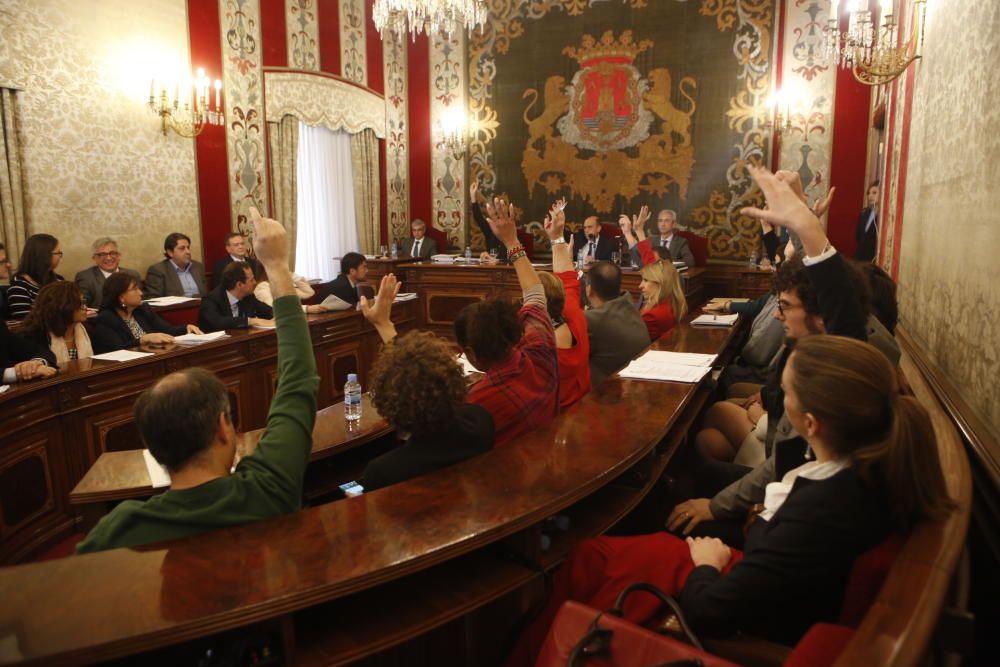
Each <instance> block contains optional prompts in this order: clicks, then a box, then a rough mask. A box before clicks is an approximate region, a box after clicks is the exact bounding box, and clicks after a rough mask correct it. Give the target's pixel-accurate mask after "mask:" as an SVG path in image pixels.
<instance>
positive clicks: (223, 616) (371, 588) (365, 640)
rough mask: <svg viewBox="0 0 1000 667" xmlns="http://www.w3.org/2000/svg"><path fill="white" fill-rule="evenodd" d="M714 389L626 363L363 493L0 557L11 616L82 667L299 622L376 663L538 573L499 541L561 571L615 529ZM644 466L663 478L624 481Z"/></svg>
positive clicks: (679, 331)
mask: <svg viewBox="0 0 1000 667" xmlns="http://www.w3.org/2000/svg"><path fill="white" fill-rule="evenodd" d="M732 337H733V330H731V329H694V328H691V327H689V326H687V325H681V326H679V327H677V328H676V329H675V330H674V331H673V332H672V333H670V334H668V335H667V336H665V337H664V338H663V339H661V340H660V341H658V343H657V344H656V346H655V347H657V348H659V349H674V350H678V351H688V352H703V353H719V352H724V351H725V350H726V349H727V346H728V344H729V343H730V341H731V340H732ZM700 392H704V389H702V388H701V387H700V385H690V384H677V383H661V382H645V381H638V380H624V379H621V378H619V377H617V376H613V377H612V378H610V379H609V380H608V381H606V382H604V383H603V384H602V385H601V386H600V387H598V388H596V389H595V390H594V391H593V392H591V393H590V394H589V395H587V396H586V397H584V398H583V399H582V400H581V401H580V403H578V404H577V405H575V406H573V407H572V408H570V409H569V410H568V411H567V412H566V413H565V414H563V415H562V416H560V417H559V418H557V419H556V420H554V421H553V422H551V423H550V424H548V425H547V426H545V427H543V428H540V429H537V430H536V431H534V432H532V433H530V434H527V435H526V436H524V437H522V438H519V439H518V440H517V441H515V442H514V443H511V444H509V445H507V446H505V447H502V448H500V449H496V450H493V451H491V452H488V453H486V454H484V455H482V456H479V457H476V458H475V459H471V460H468V461H465V462H462V463H459V464H457V465H455V466H452V467H449V468H448V469H446V470H442V471H439V472H437V473H432V474H430V475H426V476H423V477H418V478H415V479H412V480H409V481H407V482H404V483H402V484H398V485H395V486H392V487H387V488H384V489H380V490H378V491H375V492H373V493H369V494H365V495H363V496H361V497H358V498H352V499H348V500H344V501H341V502H334V503H329V504H326V505H321V506H318V507H313V508H309V509H306V510H303V511H301V512H298V513H295V514H291V515H286V516H282V517H277V518H275V519H272V520H268V521H262V522H258V523H254V524H251V525H246V526H240V527H236V528H230V529H224V530H219V531H214V532H210V533H206V534H203V535H200V536H198V537H196V538H191V539H186V540H177V541H173V542H166V543H162V544H158V545H147V546H144V547H140V548H135V549H115V550H112V551H108V552H104V553H98V554H89V555H85V556H77V557H74V558H70V559H62V560H58V561H51V562H44V563H34V564H30V565H25V566H21V567H17V568H0V598H2V599H3V600H4V604H3V605H2V606H0V628H4V629H6V631H7V632H9V633H10V635H11V637H12V638H11V640H10V641H11V642H13V643H14V645H16V646H17V647H18V650H19V654H18V655H17V656H16V657H15V659H16V660H17V661H20V662H36V661H37V662H41V661H45V662H51V663H58V664H81V663H86V662H96V661H102V660H110V659H114V658H116V657H121V656H126V655H133V654H136V653H140V652H142V651H148V650H151V649H154V648H157V647H160V646H166V645H170V644H176V643H178V642H183V641H187V640H190V639H193V638H197V637H203V636H207V635H211V634H215V633H218V632H222V631H224V630H227V629H230V628H238V627H244V626H246V625H249V624H253V623H256V622H260V621H264V620H268V619H286V621H285V625H284V626H283V627H284V628H285V639H286V655H287V654H289V653H291V652H292V651H294V652H295V660H294V661H295V662H296V664H331V663H338V664H339V663H342V662H345V661H349V660H355V659H359V658H361V657H364V656H366V655H370V654H372V653H374V652H378V651H380V650H383V649H385V648H387V647H390V646H393V645H395V644H397V643H399V642H401V641H404V640H406V639H408V638H411V637H414V636H418V635H420V634H423V633H426V632H428V631H429V630H431V629H433V628H435V627H439V626H440V625H441V624H443V623H445V622H447V621H448V620H450V619H453V618H456V617H458V616H461V615H462V614H466V613H469V612H470V611H471V610H474V609H476V608H479V607H481V606H482V605H485V604H487V603H488V602H490V601H492V600H495V599H497V598H498V597H500V596H501V595H503V594H505V593H507V592H509V591H512V590H514V589H515V588H517V587H518V586H520V585H523V584H524V583H526V582H529V581H531V580H532V579H534V578H535V577H537V576H538V575H537V572H535V571H534V570H531V569H528V568H525V567H523V566H520V565H517V564H516V563H515V562H513V561H511V560H508V559H506V558H503V557H501V556H499V555H498V553H499V552H497V551H495V550H493V549H492V548H490V547H491V545H497V544H498V543H500V542H501V541H503V542H504V544H505V545H507V548H514V546H513V545H516V544H521V545H522V546H524V547H525V548H526V549H527V551H526V552H524V556H525V557H527V558H529V559H533V558H535V557H537V558H538V560H539V562H540V563H541V564H542V566H543V567H546V568H550V567H552V566H554V565H555V564H556V563H557V562H559V560H560V559H561V558H562V557H564V556H565V554H566V553H568V551H569V549H570V548H572V546H573V544H575V543H576V542H577V541H579V540H580V539H581V538H583V537H586V536H589V535H593V534H597V533H599V532H602V531H603V530H606V529H607V527H608V526H609V525H611V524H613V523H614V522H615V521H617V520H618V519H619V518H620V517H621V516H622V515H623V514H624V513H625V512H627V511H628V510H629V509H630V508H631V507H634V506H635V504H636V503H637V502H638V501H639V500H640V499H641V498H642V497H643V496H644V495H645V493H646V492H647V491H648V490H649V488H650V487H651V485H652V483H653V482H655V479H656V478H657V477H658V474H659V472H658V471H660V470H662V467H663V466H664V465H665V460H664V459H665V457H669V453H665V454H657V446H658V445H660V444H661V443H663V442H665V441H666V442H673V441H674V440H676V436H677V432H676V430H675V429H678V428H679V429H682V430H686V427H687V424H688V423H689V422H688V421H687V419H685V414H686V413H687V411H688V409H689V408H692V407H694V401H695V399H696V397H697V396H698V395H699V393H700ZM654 406H655V407H654ZM671 434H673V435H671ZM668 435H671V437H666V440H665V436H668ZM630 470H633V471H635V470H639V471H641V472H643V473H644V474H645V477H644V479H646V481H645V482H643V483H640V484H638V485H636V484H634V483H633V482H631V481H630V482H629V483H627V484H617V483H615V481H616V480H618V479H620V478H621V476H622V475H623V474H624V473H626V472H627V471H630ZM559 512H570V513H571V514H572V516H573V523H572V528H571V530H570V531H569V532H568V533H566V534H565V535H563V536H560V537H559V538H557V540H556V545H555V546H554V547H553V548H552V549H551V550H550V551H549V552H545V553H544V554H540V555H539V554H538V553H537V544H538V540H537V533H536V532H533V531H534V530H535V528H533V527H536V526H537V525H538V524H539V523H540V522H541V521H542V520H544V519H545V518H546V517H548V516H551V515H553V514H555V513H559ZM525 531H527V532H525ZM517 535H520V536H521V537H520V539H518V538H517ZM531 544H534V545H535V548H534V553H532V551H531V546H530V545H531ZM57 599H58V600H60V601H61V603H60V604H58V605H56V604H53V603H52V601H53V600H57ZM331 605H332V606H331ZM390 609H391V611H392V614H391V618H387V616H386V614H387V611H388V610H390Z"/></svg>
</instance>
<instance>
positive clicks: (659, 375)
mask: <svg viewBox="0 0 1000 667" xmlns="http://www.w3.org/2000/svg"><path fill="white" fill-rule="evenodd" d="M711 370H712V367H711V366H689V365H686V364H677V363H670V362H667V361H661V360H658V359H657V358H656V357H655V356H650V353H649V352H647V353H646V354H644V355H642V356H641V357H639V358H638V359H633V360H632V362H631V363H630V364H629V365H628V366H626V367H625V368H623V369H621V370H620V371H618V375H619V376H621V377H623V378H629V379H632V380H655V381H657V382H687V383H694V382H700V381H701V379H702V378H703V377H705V375H707V374H708V373H709V372H710V371H711Z"/></svg>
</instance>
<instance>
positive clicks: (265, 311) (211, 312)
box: [198, 285, 274, 333]
mask: <svg viewBox="0 0 1000 667" xmlns="http://www.w3.org/2000/svg"><path fill="white" fill-rule="evenodd" d="M238 310H239V315H237V316H235V317H234V316H233V311H232V308H230V307H229V296H228V295H227V294H226V290H224V289H222V285H219V286H218V287H216V288H215V289H214V290H212V291H211V292H209V293H208V294H207V295H206V296H205V297H203V298H202V300H201V308H200V310H199V311H198V328H199V329H201V330H202V331H204V332H205V333H209V332H212V331H222V330H224V329H246V328H247V327H248V326H250V318H251V317H259V318H262V319H265V320H269V319H271V318H272V317H274V311H273V310H272V309H271V307H270V306H269V305H267V304H266V303H263V302H261V301H259V300H258V299H257V297H255V296H254V295H253V294H250V295H248V296H245V297H243V298H242V299H240V302H239V304H238Z"/></svg>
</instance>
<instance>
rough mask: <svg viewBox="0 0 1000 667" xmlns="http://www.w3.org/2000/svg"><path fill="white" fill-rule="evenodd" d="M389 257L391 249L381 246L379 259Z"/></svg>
mask: <svg viewBox="0 0 1000 667" xmlns="http://www.w3.org/2000/svg"><path fill="white" fill-rule="evenodd" d="M388 256H389V248H388V247H386V246H384V245H383V246H379V257H388Z"/></svg>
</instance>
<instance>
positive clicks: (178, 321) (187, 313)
mask: <svg viewBox="0 0 1000 667" xmlns="http://www.w3.org/2000/svg"><path fill="white" fill-rule="evenodd" d="M152 308H153V310H154V311H155V312H156V314H157V315H159V316H160V317H162V318H163V319H165V320H166V321H167V322H170V323H171V324H173V325H175V326H181V325H186V324H198V313H199V312H200V311H201V299H194V300H193V301H185V302H184V303H178V304H175V305H173V306H152Z"/></svg>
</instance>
